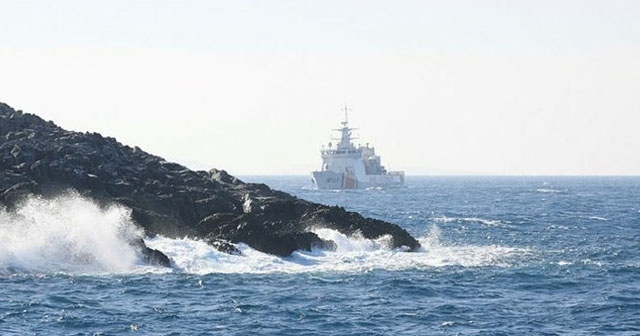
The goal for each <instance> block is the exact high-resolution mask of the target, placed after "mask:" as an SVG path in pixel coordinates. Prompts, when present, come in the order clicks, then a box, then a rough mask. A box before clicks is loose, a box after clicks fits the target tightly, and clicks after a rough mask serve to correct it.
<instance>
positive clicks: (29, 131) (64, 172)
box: [0, 103, 419, 264]
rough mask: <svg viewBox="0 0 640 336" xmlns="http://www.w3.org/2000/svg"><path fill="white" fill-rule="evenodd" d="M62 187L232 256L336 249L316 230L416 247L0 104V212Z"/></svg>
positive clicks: (351, 217) (351, 218) (387, 231)
mask: <svg viewBox="0 0 640 336" xmlns="http://www.w3.org/2000/svg"><path fill="white" fill-rule="evenodd" d="M67 189H74V190H77V191H78V192H80V193H81V194H82V195H84V196H87V197H90V198H93V199H95V200H97V201H98V202H102V203H103V204H111V203H119V204H122V205H124V206H126V207H128V208H130V209H131V210H132V218H133V220H134V221H135V223H137V224H138V225H139V226H140V227H141V228H143V230H144V232H145V234H146V235H149V236H153V235H163V236H166V237H185V236H189V237H194V238H200V239H203V240H206V241H208V242H209V243H210V244H212V245H213V246H216V247H217V248H219V249H221V250H224V251H227V252H230V253H237V252H238V251H237V250H236V249H235V247H234V246H233V245H232V244H230V243H239V242H244V243H246V244H248V245H249V246H251V247H253V248H255V249H257V250H260V251H263V252H266V253H271V254H275V255H279V256H287V255H289V254H291V252H293V251H295V250H298V249H302V250H310V249H312V248H314V247H318V248H327V249H330V248H332V247H333V246H334V244H333V242H331V241H325V240H322V239H320V238H319V237H318V236H317V235H316V234H314V233H312V232H311V231H310V230H311V229H312V228H314V227H327V228H332V229H335V230H337V231H340V232H342V233H345V234H355V233H359V234H361V235H362V236H363V237H365V238H370V239H374V238H379V237H382V236H385V235H388V236H390V237H391V238H390V244H391V247H394V248H396V247H402V246H404V247H406V248H407V249H409V250H413V249H416V248H418V247H419V243H418V242H417V241H416V240H415V239H414V238H413V237H411V236H410V235H409V234H408V233H407V232H406V231H405V230H403V229H402V228H400V227H399V226H397V225H394V224H390V223H387V222H384V221H380V220H375V219H368V218H364V217H362V216H361V215H359V214H357V213H353V212H347V211H345V210H344V209H343V208H339V207H328V206H324V205H320V204H315V203H312V202H308V201H305V200H302V199H299V198H296V197H294V196H291V195H289V194H286V193H284V192H280V191H276V190H272V189H270V188H269V187H268V186H266V185H264V184H254V183H244V182H242V181H240V180H239V179H237V178H235V177H233V176H231V175H229V174H227V173H226V172H225V171H224V170H217V169H212V170H211V171H209V172H206V171H192V170H190V169H187V168H185V167H184V166H182V165H179V164H177V163H172V162H167V161H165V160H164V159H162V158H160V157H158V156H154V155H151V154H149V153H146V152H145V151H143V150H141V149H140V148H138V147H133V148H132V147H129V146H125V145H122V144H120V143H118V142H117V141H116V140H115V139H113V138H109V137H103V136H101V135H100V134H97V133H78V132H71V131H66V130H64V129H62V128H60V127H58V126H56V125H55V124H54V123H53V122H51V121H49V122H47V121H44V120H42V119H41V118H40V117H38V116H36V115H32V114H28V113H22V112H21V111H16V110H14V109H13V108H11V107H9V106H8V105H6V104H3V103H0V205H4V206H6V207H9V208H10V207H12V206H15V205H16V204H18V202H19V201H20V200H21V199H23V198H24V197H26V196H27V195H30V194H36V195H42V196H45V197H51V196H55V195H56V194H58V193H60V192H61V191H64V190H67ZM135 245H138V246H140V248H141V249H142V252H143V253H142V254H143V255H144V258H145V259H146V260H148V261H150V262H158V263H160V264H166V262H167V260H168V259H163V258H162V256H161V255H160V254H161V252H160V251H155V250H151V249H148V248H147V247H146V246H145V245H144V242H139V243H135Z"/></svg>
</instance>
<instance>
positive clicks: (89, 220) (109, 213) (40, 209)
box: [0, 192, 142, 274]
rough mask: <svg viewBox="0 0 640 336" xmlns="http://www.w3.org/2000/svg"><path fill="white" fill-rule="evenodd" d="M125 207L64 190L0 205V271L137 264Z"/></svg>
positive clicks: (120, 268) (121, 268)
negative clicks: (12, 207)
mask: <svg viewBox="0 0 640 336" xmlns="http://www.w3.org/2000/svg"><path fill="white" fill-rule="evenodd" d="M130 215H131V212H130V210H129V209H127V208H124V207H121V206H111V207H107V208H101V207H100V206H99V205H97V204H96V203H95V202H92V201H90V200H88V199H86V198H83V197H81V196H79V195H78V194H77V193H73V192H69V193H67V194H64V195H61V196H60V197H57V198H54V199H43V198H41V197H35V196H34V197H31V198H29V199H27V200H25V201H24V202H23V203H22V204H20V205H18V206H17V207H16V209H15V210H13V211H7V210H6V209H0V241H1V242H2V244H1V245H0V273H2V274H11V273H15V272H20V273H58V272H65V273H74V274H75V273H102V272H104V273H114V272H115V273H121V272H130V271H134V270H135V268H136V267H137V266H138V265H140V263H139V261H140V260H139V258H138V256H137V255H136V252H135V250H134V249H133V247H132V246H131V245H130V244H129V242H131V241H133V240H134V239H139V238H140V237H142V235H141V232H140V231H139V230H138V229H137V228H136V227H135V225H134V224H133V223H132V221H131V217H130Z"/></svg>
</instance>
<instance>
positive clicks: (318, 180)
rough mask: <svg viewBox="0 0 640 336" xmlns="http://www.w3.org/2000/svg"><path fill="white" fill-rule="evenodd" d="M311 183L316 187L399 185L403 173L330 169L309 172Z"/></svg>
mask: <svg viewBox="0 0 640 336" xmlns="http://www.w3.org/2000/svg"><path fill="white" fill-rule="evenodd" d="M311 175H312V180H313V184H314V185H315V186H316V188H318V189H368V188H377V187H399V186H402V185H404V174H402V173H389V174H383V175H365V176H362V177H360V178H358V177H357V176H355V175H353V174H348V173H337V172H334V171H330V170H325V171H314V172H312V173H311Z"/></svg>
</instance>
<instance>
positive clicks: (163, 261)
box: [132, 239, 171, 267]
mask: <svg viewBox="0 0 640 336" xmlns="http://www.w3.org/2000/svg"><path fill="white" fill-rule="evenodd" d="M132 245H133V246H134V247H136V248H137V251H138V254H139V255H140V257H141V258H142V260H144V261H145V263H147V264H149V265H154V266H164V267H171V259H170V258H169V257H167V255H166V254H164V253H162V252H160V251H158V250H156V249H152V248H150V247H147V245H146V244H145V243H144V240H142V239H138V240H136V241H134V242H133V243H132Z"/></svg>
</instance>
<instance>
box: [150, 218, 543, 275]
mask: <svg viewBox="0 0 640 336" xmlns="http://www.w3.org/2000/svg"><path fill="white" fill-rule="evenodd" d="M314 232H315V233H316V234H318V235H319V236H320V237H322V238H324V239H331V240H333V241H334V242H335V243H336V246H337V248H336V250H335V251H323V250H315V251H310V252H307V251H297V252H294V253H293V254H292V255H291V256H290V257H287V258H280V257H276V256H272V255H268V254H264V253H261V252H259V251H256V250H254V249H252V248H251V247H249V246H247V245H245V244H238V249H239V250H240V251H241V252H242V255H230V254H225V253H222V252H218V251H217V250H215V249H214V248H213V247H211V246H209V245H207V244H206V243H204V242H201V241H197V240H192V239H187V238H184V239H169V238H164V237H156V238H153V239H149V240H147V245H149V247H151V248H156V249H159V250H162V251H163V252H165V253H166V254H167V255H169V256H170V257H171V258H172V259H173V261H174V263H175V264H176V267H177V271H178V272H184V273H191V274H210V273H227V274H233V273H263V274H264V273H316V272H319V273H327V272H329V273H364V272H370V271H373V270H388V271H401V270H408V269H433V268H439V267H447V266H461V267H486V266H497V267H510V266H512V265H514V264H515V263H517V262H519V260H522V258H523V257H526V256H529V255H531V253H532V252H531V251H530V250H529V249H523V248H513V247H505V246H497V245H489V246H478V245H447V244H443V243H442V242H441V241H440V229H439V228H438V227H437V226H433V227H432V228H431V229H430V230H429V232H428V234H427V235H426V236H425V237H422V238H420V239H419V240H420V243H421V244H422V246H423V247H422V249H421V250H419V251H417V252H406V251H404V250H402V249H390V248H388V246H389V245H388V243H389V241H388V239H389V238H388V237H382V238H380V239H377V240H370V239H365V238H362V237H358V236H353V237H349V236H346V235H344V234H342V233H339V232H337V231H334V230H330V229H317V230H315V231H314Z"/></svg>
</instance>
